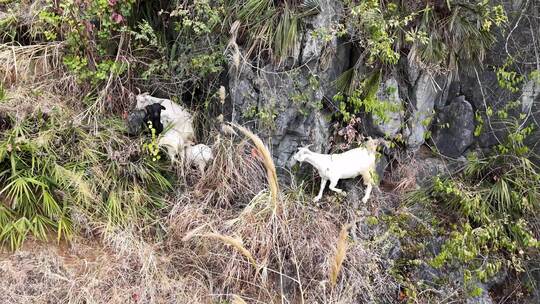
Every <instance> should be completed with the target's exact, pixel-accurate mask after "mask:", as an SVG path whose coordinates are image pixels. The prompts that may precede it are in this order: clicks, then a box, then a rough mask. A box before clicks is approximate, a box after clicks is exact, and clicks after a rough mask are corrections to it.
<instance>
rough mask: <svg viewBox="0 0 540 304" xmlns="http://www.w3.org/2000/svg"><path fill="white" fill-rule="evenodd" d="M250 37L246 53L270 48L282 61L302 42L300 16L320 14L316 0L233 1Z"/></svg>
mask: <svg viewBox="0 0 540 304" xmlns="http://www.w3.org/2000/svg"><path fill="white" fill-rule="evenodd" d="M232 6H233V8H234V11H235V12H236V13H235V18H237V19H238V20H240V22H241V25H242V29H243V31H244V32H245V35H246V37H247V53H248V55H250V54H253V53H255V54H258V55H260V54H263V53H266V52H268V53H269V54H270V55H271V57H273V58H274V59H275V60H276V61H278V62H281V61H282V60H283V59H285V58H286V57H288V56H291V55H293V52H294V49H295V47H296V46H297V45H298V43H299V33H300V28H301V26H302V23H301V20H302V18H305V17H307V16H310V15H314V14H317V13H318V12H319V10H320V3H319V1H317V0H303V1H301V0H279V1H275V0H236V1H234V2H233V3H232Z"/></svg>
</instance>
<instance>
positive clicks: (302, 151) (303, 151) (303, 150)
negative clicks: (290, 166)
mask: <svg viewBox="0 0 540 304" xmlns="http://www.w3.org/2000/svg"><path fill="white" fill-rule="evenodd" d="M310 146H311V145H307V146H305V147H299V148H298V152H296V153H294V155H293V159H294V160H296V161H299V162H303V161H304V160H306V157H307V156H308V155H309V154H310V153H311V151H310V150H309V147H310Z"/></svg>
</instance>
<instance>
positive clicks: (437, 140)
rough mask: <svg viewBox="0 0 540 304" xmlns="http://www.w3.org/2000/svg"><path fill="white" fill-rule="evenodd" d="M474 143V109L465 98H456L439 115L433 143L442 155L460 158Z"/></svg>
mask: <svg viewBox="0 0 540 304" xmlns="http://www.w3.org/2000/svg"><path fill="white" fill-rule="evenodd" d="M473 141H474V113H473V108H472V106H471V104H470V103H469V102H468V101H467V100H465V97H464V96H460V97H456V98H454V99H453V100H452V102H451V103H450V105H448V106H446V107H444V108H443V109H442V110H441V111H440V112H439V113H438V116H437V121H436V123H435V126H434V131H433V143H434V145H435V147H436V149H437V150H438V151H439V152H440V153H441V154H443V155H446V156H449V157H458V156H460V155H462V154H463V152H464V151H465V150H466V149H467V148H468V147H469V146H470V145H471V144H472V143H473Z"/></svg>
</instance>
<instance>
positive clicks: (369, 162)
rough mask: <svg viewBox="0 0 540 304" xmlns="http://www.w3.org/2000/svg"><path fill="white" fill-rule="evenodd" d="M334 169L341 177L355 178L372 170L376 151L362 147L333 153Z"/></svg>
mask: <svg viewBox="0 0 540 304" xmlns="http://www.w3.org/2000/svg"><path fill="white" fill-rule="evenodd" d="M331 159H332V166H333V168H332V170H333V171H335V172H338V173H339V175H340V178H353V177H356V176H358V175H361V174H362V173H364V172H368V171H370V170H372V169H373V168H374V166H375V159H376V157H375V153H373V152H371V151H369V150H367V149H366V148H363V147H360V148H355V149H352V150H349V151H346V152H343V153H339V154H332V155H331Z"/></svg>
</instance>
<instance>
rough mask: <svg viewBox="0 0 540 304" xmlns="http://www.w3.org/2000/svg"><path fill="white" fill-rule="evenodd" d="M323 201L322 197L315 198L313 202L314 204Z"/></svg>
mask: <svg viewBox="0 0 540 304" xmlns="http://www.w3.org/2000/svg"><path fill="white" fill-rule="evenodd" d="M320 200H321V198H320V197H314V198H313V199H312V200H311V201H312V202H314V203H318V202H319V201H320Z"/></svg>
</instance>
